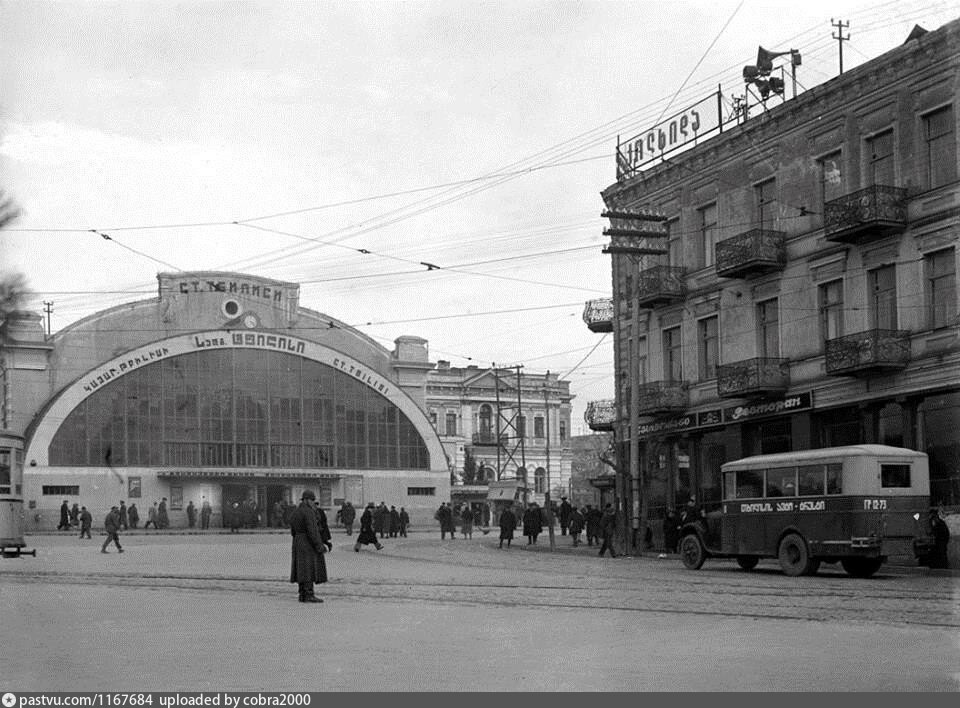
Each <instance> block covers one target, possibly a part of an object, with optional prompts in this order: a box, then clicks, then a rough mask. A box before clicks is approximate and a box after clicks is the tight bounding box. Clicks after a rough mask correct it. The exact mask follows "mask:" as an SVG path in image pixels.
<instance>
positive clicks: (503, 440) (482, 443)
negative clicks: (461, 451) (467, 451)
mask: <svg viewBox="0 0 960 708" xmlns="http://www.w3.org/2000/svg"><path fill="white" fill-rule="evenodd" d="M472 441H473V445H474V447H496V446H497V445H506V444H507V441H508V438H507V436H506V435H503V434H501V435H500V436H499V442H498V436H497V434H496V433H495V432H493V431H492V430H488V431H481V432H479V433H474V434H473V437H472Z"/></svg>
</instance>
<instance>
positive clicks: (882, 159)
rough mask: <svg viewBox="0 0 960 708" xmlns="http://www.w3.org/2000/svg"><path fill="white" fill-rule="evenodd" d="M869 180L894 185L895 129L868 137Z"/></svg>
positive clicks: (873, 182)
mask: <svg viewBox="0 0 960 708" xmlns="http://www.w3.org/2000/svg"><path fill="white" fill-rule="evenodd" d="M867 159H868V163H867V170H868V174H867V178H868V179H867V181H868V182H869V184H871V185H876V184H882V185H887V186H894V185H895V184H896V181H895V180H896V175H895V171H894V167H895V165H894V155H893V129H892V128H891V129H889V130H885V131H883V132H882V133H877V134H876V135H873V136H872V137H870V138H867Z"/></svg>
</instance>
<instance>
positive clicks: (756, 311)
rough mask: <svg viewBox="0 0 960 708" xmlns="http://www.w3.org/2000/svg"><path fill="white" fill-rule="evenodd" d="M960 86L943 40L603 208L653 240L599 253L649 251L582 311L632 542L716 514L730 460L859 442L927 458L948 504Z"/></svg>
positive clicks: (957, 41) (764, 123)
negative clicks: (627, 218) (610, 379)
mask: <svg viewBox="0 0 960 708" xmlns="http://www.w3.org/2000/svg"><path fill="white" fill-rule="evenodd" d="M958 87H960V21H955V22H951V23H949V24H948V25H945V26H944V27H942V28H940V29H938V30H936V31H932V32H923V31H915V32H914V33H912V34H911V37H910V39H909V40H908V41H907V42H905V43H904V45H902V46H900V47H898V48H896V49H894V50H892V51H890V52H888V53H887V54H884V55H882V56H881V57H879V58H877V59H875V60H873V61H870V62H868V63H865V64H863V65H861V66H859V67H857V68H856V69H854V70H852V71H849V72H847V73H844V74H842V75H841V76H839V77H836V78H834V79H832V80H830V81H828V82H827V83H825V84H823V85H821V86H818V87H816V88H814V89H812V90H809V91H807V92H805V93H802V94H801V95H800V96H798V97H796V98H793V99H790V100H787V101H785V102H782V103H780V102H779V99H778V100H772V101H770V103H771V104H773V103H780V105H776V106H772V107H770V108H769V110H767V109H763V108H761V107H755V108H754V110H753V115H752V116H750V117H748V118H746V120H743V116H741V119H740V120H738V121H737V124H736V125H731V126H725V127H724V129H723V131H722V132H721V133H720V134H719V135H716V136H715V137H712V138H710V139H708V140H706V141H703V142H701V143H700V144H698V145H696V146H695V147H692V148H690V149H688V150H687V151H685V152H682V153H681V154H677V155H674V156H671V157H670V158H669V160H668V161H665V162H659V163H658V164H655V166H652V167H650V168H649V169H646V170H644V171H642V172H640V173H635V174H632V175H629V176H624V177H622V178H621V179H620V180H619V181H618V182H617V183H615V184H613V185H611V186H610V187H608V188H607V189H605V190H604V192H603V199H604V202H605V204H606V206H607V209H608V211H609V212H614V213H617V212H628V211H630V212H633V213H636V214H641V215H648V216H659V217H660V218H662V220H663V221H662V222H658V227H659V226H660V225H661V224H662V227H663V230H662V236H651V237H649V238H643V239H637V238H633V239H617V238H616V237H614V238H613V239H612V240H611V245H617V244H621V245H623V244H627V243H628V242H629V244H628V245H629V247H634V248H636V247H637V246H641V247H646V248H648V249H650V250H662V251H663V252H664V253H663V254H644V255H634V254H631V253H630V252H629V248H628V249H626V252H616V251H617V249H613V248H612V249H610V252H611V263H612V276H613V277H612V281H613V298H612V299H611V300H608V301H595V302H591V303H588V305H587V309H586V311H585V313H584V318H585V320H586V321H587V323H588V325H589V326H590V328H591V329H593V330H594V331H612V332H613V335H614V337H615V367H616V400H615V401H597V402H594V403H593V404H592V405H591V406H590V407H589V408H588V412H587V421H588V424H589V425H590V427H591V428H592V429H594V430H609V431H613V433H614V435H615V438H616V441H617V450H618V457H619V461H620V467H621V469H622V470H623V471H624V473H623V474H622V475H621V479H620V480H619V483H620V485H621V487H620V488H619V489H618V492H619V493H618V497H619V498H620V499H621V500H623V502H624V506H625V508H626V510H627V513H628V515H629V516H630V517H631V524H632V526H633V528H638V527H639V525H640V524H641V523H647V524H649V525H650V526H651V528H652V529H653V531H654V534H655V536H657V535H658V534H659V528H660V523H659V519H662V518H663V514H664V512H665V510H666V508H668V507H674V506H678V505H681V504H682V503H684V502H685V501H686V500H687V499H688V498H689V497H691V496H692V497H694V498H695V499H696V500H697V502H698V503H699V504H700V505H701V506H703V507H706V508H707V509H709V508H711V507H712V506H713V505H715V504H717V503H718V502H719V501H720V475H719V472H720V465H721V464H722V463H723V462H725V461H728V460H734V459H737V458H739V457H744V456H748V455H755V454H761V453H771V452H778V451H787V450H800V449H808V448H815V447H826V446H835V445H844V444H854V443H861V442H876V443H882V444H888V445H897V446H903V447H908V448H912V449H916V450H920V451H923V452H926V453H927V454H928V455H929V456H930V470H931V490H932V494H931V497H932V502H933V503H934V504H939V503H942V504H945V505H952V506H956V505H960V327H958V325H960V320H958V293H957V269H958V253H957V251H958V248H957V245H958V236H960V182H958V152H957V138H956V136H957V114H958V110H957V108H958V106H957V97H958ZM655 230H656V229H655V228H654V227H651V228H650V231H651V232H653V231H655ZM641 491H642V494H641Z"/></svg>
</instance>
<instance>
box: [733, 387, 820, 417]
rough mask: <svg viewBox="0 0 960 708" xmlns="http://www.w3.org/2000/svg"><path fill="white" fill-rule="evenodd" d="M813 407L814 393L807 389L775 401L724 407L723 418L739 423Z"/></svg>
mask: <svg viewBox="0 0 960 708" xmlns="http://www.w3.org/2000/svg"><path fill="white" fill-rule="evenodd" d="M812 407H813V395H812V394H811V393H810V392H809V391H807V392H805V393H798V394H795V395H793V396H787V397H786V398H779V399H777V400H775V401H760V402H757V403H749V404H746V405H743V406H733V407H731V408H724V409H723V420H724V422H725V423H737V422H739V421H742V420H750V419H753V418H764V417H766V416H771V415H780V414H781V413H793V412H794V411H802V410H806V409H808V408H812Z"/></svg>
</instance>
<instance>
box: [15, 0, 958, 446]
mask: <svg viewBox="0 0 960 708" xmlns="http://www.w3.org/2000/svg"><path fill="white" fill-rule="evenodd" d="M958 16H960V11H958V9H957V5H956V3H955V2H912V1H910V0H895V1H893V2H876V1H874V2H843V1H841V0H834V1H832V2H823V1H822V0H806V1H805V2H791V3H785V2H784V3H780V2H753V1H751V0H744V1H743V2H741V1H740V0H717V1H712V2H671V3H667V2H559V1H558V0H550V1H547V2H532V1H530V2H519V1H511V2H455V1H451V0H442V1H441V2H405V3H398V2H349V3H338V2H311V3H292V2H262V3H260V2H243V3H240V2H237V3H226V2H190V1H187V2H176V3H174V2H158V3H146V2H131V1H130V0H126V1H125V2H119V3H107V2H93V1H92V0H89V1H84V2H52V1H47V0H44V1H43V2H17V1H9V0H8V1H4V2H0V67H2V68H0V71H2V75H0V127H2V134H0V188H2V189H3V190H4V191H5V193H6V194H7V195H8V196H12V197H13V198H14V199H16V200H17V202H18V203H19V204H20V206H21V207H22V209H23V215H22V216H21V218H20V219H19V220H18V221H17V222H16V223H14V224H13V225H12V228H11V229H9V230H7V231H4V232H2V233H0V269H2V270H14V271H21V272H23V273H24V274H25V275H26V276H27V278H28V281H29V283H30V286H31V288H32V289H33V291H34V293H35V296H34V299H33V301H32V307H33V308H36V309H37V310H38V311H39V310H41V309H42V308H43V303H44V302H52V303H53V305H52V307H53V312H52V317H51V324H52V329H53V330H54V331H56V330H58V329H60V328H62V327H65V326H67V325H68V324H70V323H72V322H74V321H75V320H77V319H79V318H80V317H83V316H86V315H89V314H91V313H93V312H96V311H98V310H101V309H103V308H105V307H109V306H111V305H114V304H118V303H121V302H126V301H130V300H135V299H141V298H143V297H152V296H155V295H156V289H157V282H156V274H157V273H158V272H161V271H173V270H232V271H238V272H248V273H251V274H256V275H261V276H265V277H270V278H276V279H280V280H286V281H293V282H297V283H300V284H301V293H300V302H301V304H302V305H304V306H306V307H309V308H311V309H314V310H319V311H320V312H324V313H327V314H329V315H330V316H332V317H335V318H338V319H340V320H342V321H344V322H347V323H348V324H351V325H354V326H356V327H358V328H359V329H361V330H362V331H364V332H365V333H367V334H369V335H371V336H373V337H374V338H376V339H377V340H378V341H380V342H381V343H382V344H384V346H386V347H388V348H392V346H393V340H394V339H395V338H396V337H397V336H400V335H403V334H410V335H417V336H421V337H424V338H426V339H428V340H429V342H430V354H431V359H432V360H434V361H436V360H438V359H447V360H449V361H450V362H451V363H452V364H453V365H454V366H464V365H467V364H471V363H474V364H478V365H480V366H489V365H490V364H492V363H496V364H501V365H502V364H508V365H514V364H522V365H524V367H525V371H528V372H532V373H543V372H545V371H547V370H550V371H551V372H554V373H558V374H560V375H566V376H567V378H568V379H569V380H570V381H571V389H572V391H573V393H575V394H576V396H577V400H576V401H575V406H574V420H573V429H574V433H577V432H586V431H585V429H584V425H583V421H582V414H583V409H584V407H585V406H586V403H587V402H588V401H590V400H596V399H603V398H612V397H613V349H612V341H611V339H612V335H606V337H605V336H604V335H600V334H593V333H591V332H590V331H589V330H588V329H587V328H586V325H585V324H584V323H583V321H582V319H581V316H582V312H583V306H584V302H585V301H587V300H590V299H594V298H601V297H609V296H610V262H609V256H607V255H604V254H603V253H602V252H601V248H602V246H603V244H604V243H605V241H606V239H605V237H603V235H602V231H603V228H604V226H605V225H606V221H605V220H604V219H601V217H600V212H601V211H602V208H603V204H602V201H601V199H600V196H599V193H600V191H601V190H602V189H604V188H605V187H607V186H609V185H610V184H611V183H612V182H613V181H614V180H615V163H614V157H613V155H614V151H615V148H616V141H617V136H618V135H621V136H623V137H624V138H627V137H631V136H633V135H636V134H638V133H640V132H642V131H643V130H645V129H647V128H649V127H651V126H652V125H653V124H654V123H656V121H657V120H658V119H660V118H661V117H663V116H664V115H669V114H672V113H674V112H676V111H679V110H680V109H682V108H684V107H686V106H688V105H690V104H692V103H694V102H696V101H697V100H699V99H701V98H703V97H705V96H707V95H708V94H709V93H710V92H711V91H715V90H716V87H717V85H718V84H720V85H722V87H723V92H724V95H725V96H726V98H727V99H729V98H730V96H731V95H733V94H735V93H736V94H740V93H742V92H743V83H742V79H741V68H742V66H743V65H744V64H748V63H754V61H755V58H756V53H757V46H758V45H763V46H764V47H766V48H767V49H771V50H785V49H790V48H794V49H798V50H800V52H801V55H802V65H801V67H800V68H799V69H798V79H799V81H800V83H801V90H802V88H803V87H805V88H810V87H812V86H815V85H817V84H820V83H823V82H824V81H827V80H829V79H830V78H833V77H834V76H836V74H837V71H838V52H837V42H836V41H835V40H833V39H831V34H832V33H834V32H836V29H835V28H833V27H832V26H831V19H839V20H844V21H847V22H849V24H850V26H849V28H848V29H845V30H844V32H845V33H847V34H849V36H850V40H849V41H848V42H846V43H845V44H844V66H845V68H847V69H849V68H851V67H853V66H855V65H857V64H860V63H862V62H863V61H865V60H867V59H869V58H873V57H875V56H877V55H878V54H880V53H882V52H884V51H887V50H889V49H892V48H893V47H895V46H897V45H899V44H900V43H902V42H903V41H904V39H905V38H906V36H907V34H908V33H909V31H910V29H911V28H912V27H913V26H914V24H921V25H923V26H925V27H926V28H927V29H935V28H936V27H939V26H941V25H942V24H944V23H946V22H947V21H950V20H952V19H956V18H957V17H958ZM234 222H242V223H240V224H237V223H234ZM101 234H106V235H108V236H110V239H109V240H108V239H106V238H104V237H103V236H102V235H101ZM364 251H367V252H368V253H365V252H364ZM421 263H430V264H434V265H436V266H439V269H428V267H427V266H425V265H421Z"/></svg>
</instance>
